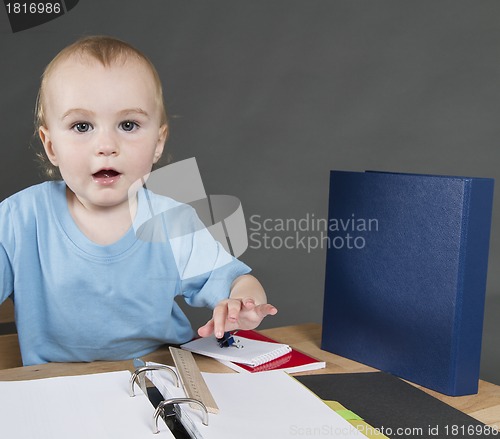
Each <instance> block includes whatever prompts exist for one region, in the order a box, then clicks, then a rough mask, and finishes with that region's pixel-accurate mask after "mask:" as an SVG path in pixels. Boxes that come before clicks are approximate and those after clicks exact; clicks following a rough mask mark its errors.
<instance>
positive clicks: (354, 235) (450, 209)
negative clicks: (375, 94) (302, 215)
mask: <svg viewBox="0 0 500 439" xmlns="http://www.w3.org/2000/svg"><path fill="white" fill-rule="evenodd" d="M330 177H331V178H330V203H329V223H328V226H329V230H328V244H329V245H328V250H327V262H326V278H325V297H324V311H323V312H324V314H323V334H322V348H323V349H324V350H327V351H330V352H333V353H336V354H339V355H341V356H344V357H347V358H351V359H354V360H356V361H359V362H361V363H365V364H368V365H371V366H373V367H376V368H378V369H380V370H383V371H386V372H389V373H391V374H394V375H396V376H399V377H401V378H404V379H407V380H410V381H412V382H414V383H417V384H420V385H422V386H424V387H427V388H430V389H434V390H436V391H438V392H441V393H444V394H447V395H466V394H472V393H477V388H478V379H479V365H480V356H481V338H482V328H483V315H484V298H485V290H486V273H487V266H488V250H489V237H490V226H491V213H492V202H493V185H494V182H493V180H492V179H487V178H466V177H449V176H432V175H416V174H399V173H385V172H344V171H332V172H331V176H330Z"/></svg>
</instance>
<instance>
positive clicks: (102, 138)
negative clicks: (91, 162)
mask: <svg viewBox="0 0 500 439" xmlns="http://www.w3.org/2000/svg"><path fill="white" fill-rule="evenodd" d="M96 153H97V154H98V155H104V156H109V155H118V154H119V153H120V148H119V145H118V141H117V139H116V138H115V136H113V134H112V133H111V132H108V131H103V132H101V133H100V135H99V136H98V138H97V144H96Z"/></svg>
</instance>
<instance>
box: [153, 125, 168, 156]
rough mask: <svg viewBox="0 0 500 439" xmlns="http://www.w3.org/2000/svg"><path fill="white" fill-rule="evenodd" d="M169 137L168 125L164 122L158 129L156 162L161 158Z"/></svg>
mask: <svg viewBox="0 0 500 439" xmlns="http://www.w3.org/2000/svg"><path fill="white" fill-rule="evenodd" d="M167 137H168V125H167V124H164V125H162V126H161V127H160V129H159V130H158V141H157V142H156V148H155V154H154V163H156V162H157V161H158V160H160V157H161V155H162V154H163V148H164V147H165V142H166V141H167Z"/></svg>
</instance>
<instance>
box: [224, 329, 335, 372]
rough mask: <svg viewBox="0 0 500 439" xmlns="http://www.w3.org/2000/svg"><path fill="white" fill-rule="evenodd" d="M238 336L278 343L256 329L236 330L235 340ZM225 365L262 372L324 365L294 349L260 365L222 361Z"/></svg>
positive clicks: (294, 370)
mask: <svg viewBox="0 0 500 439" xmlns="http://www.w3.org/2000/svg"><path fill="white" fill-rule="evenodd" d="M238 336H241V337H244V338H249V339H252V340H258V341H266V342H269V343H279V342H277V341H276V340H273V339H272V338H269V337H266V336H265V335H262V334H261V333H259V332H257V331H243V330H240V331H238V332H237V333H236V334H235V335H234V338H235V339H236V340H237V339H238ZM222 363H224V364H225V365H226V366H228V367H230V368H231V369H233V370H236V371H238V372H250V373H254V372H262V371H267V370H278V369H280V370H284V371H285V372H288V373H295V372H304V371H307V370H315V369H323V368H324V367H326V364H325V362H324V361H319V360H317V359H316V358H313V357H311V356H309V355H306V354H304V353H303V352H300V351H297V350H296V349H293V348H292V350H291V352H289V353H287V354H285V355H283V356H282V357H279V358H276V359H275V360H272V361H269V362H268V363H264V364H261V365H260V366H256V367H251V366H248V365H246V364H240V363H234V362H232V361H223V362H222Z"/></svg>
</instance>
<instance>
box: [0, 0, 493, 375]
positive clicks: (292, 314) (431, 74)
mask: <svg viewBox="0 0 500 439" xmlns="http://www.w3.org/2000/svg"><path fill="white" fill-rule="evenodd" d="M0 32H1V33H0V59H1V60H2V68H1V71H0V96H1V106H0V112H1V118H0V123H1V126H2V130H1V131H0V148H1V154H2V156H1V157H2V165H1V170H2V172H1V173H0V197H1V198H2V199H3V198H5V197H6V196H8V195H10V194H12V193H14V192H16V191H18V190H20V189H22V188H24V187H26V186H28V185H31V184H34V183H37V182H39V181H41V177H40V175H39V172H38V170H37V167H36V165H35V163H34V159H33V157H34V153H33V150H32V149H30V147H29V144H30V141H31V134H32V119H33V106H34V102H35V97H36V92H37V87H38V82H39V76H40V74H41V72H42V70H43V68H44V66H45V65H46V64H47V62H48V61H49V60H50V59H51V58H52V57H53V56H54V55H55V54H56V53H57V52H58V51H59V50H60V49H61V48H62V47H64V46H65V45H67V44H68V43H70V42H72V41H74V40H75V39H76V38H77V37H79V36H81V35H83V34H96V33H99V34H102V33H105V34H111V35H114V36H117V37H119V38H123V39H125V40H126V41H128V42H130V43H132V44H133V45H135V46H137V47H138V48H139V49H141V50H143V51H144V52H145V53H146V54H147V55H148V56H150V57H151V59H152V60H153V62H154V63H155V65H156V66H157V68H158V70H159V72H160V75H161V77H162V80H163V82H164V87H165V97H166V100H167V105H168V110H169V113H170V117H171V136H170V139H169V141H168V144H167V145H168V150H169V152H170V153H171V154H172V156H173V158H174V160H176V161H177V160H181V159H184V158H189V157H193V156H194V157H196V158H197V160H198V165H199V167H200V170H201V173H202V177H203V180H204V183H205V187H206V190H207V193H210V194H231V195H235V196H237V197H239V199H240V200H241V202H242V204H243V208H244V211H245V215H246V217H247V220H249V219H250V217H252V216H253V215H260V218H261V221H262V220H264V219H273V220H275V219H287V218H295V219H297V220H298V219H301V218H304V217H306V215H310V216H312V215H314V216H315V217H316V218H325V217H326V213H327V200H328V179H329V170H330V169H341V170H360V171H361V170H365V169H377V170H388V171H398V172H417V173H435V174H449V175H467V176H483V177H500V175H499V174H500V169H499V166H498V164H499V158H500V152H499V146H498V138H499V137H500V136H499V131H500V130H499V123H498V117H499V114H500V112H499V110H500V75H499V73H500V57H499V50H500V2H498V1H497V0H490V1H485V0H473V1H472V0H471V1H462V0H454V1H441V0H430V1H424V0H419V1H403V0H390V1H373V0H365V1H356V0H331V1H326V0H322V1H320V0H303V1H298V0H266V1H263V0H251V1H250V0H246V1H241V0H211V1H201V0H200V1H194V0H162V1H159V0H156V1H153V0H145V1H131V0H121V1H106V2H99V1H97V0H80V3H79V4H78V5H77V6H76V7H75V9H73V10H72V11H70V12H69V13H68V14H66V15H65V16H63V17H61V18H58V19H56V20H54V21H52V22H49V23H47V24H44V25H41V26H39V27H37V28H34V29H32V30H28V31H24V32H20V33H17V34H12V33H11V31H10V27H9V25H8V22H7V17H6V14H5V12H4V11H1V12H0ZM499 203H500V192H498V191H497V194H496V197H495V207H494V218H493V229H492V239H491V250H490V269H489V277H488V289H487V301H486V316H485V327H484V343H483V358H482V372H481V376H482V378H483V379H486V380H489V381H493V382H496V383H498V384H500V348H499V347H498V339H499V336H498V333H499V331H500V321H499V319H498V318H497V316H498V315H499V314H500V291H499V290H500V277H499V273H498V270H497V269H496V268H497V266H498V263H499V258H500V226H499V221H498V215H499V214H500V210H499V207H500V206H499V205H498V204H499ZM254 218H255V217H254ZM252 227H256V226H255V225H254V226H252ZM269 233H270V235H271V236H280V237H284V236H286V235H287V233H285V232H279V231H273V232H269ZM309 235H313V236H317V233H315V232H312V233H310V234H309ZM252 245H253V247H255V246H256V243H255V242H254V243H253V244H252ZM242 259H243V260H244V261H245V262H247V263H248V264H250V265H251V266H252V267H253V268H254V272H255V274H256V275H257V276H258V277H259V278H260V280H261V281H262V282H263V284H264V285H265V287H266V289H267V291H268V294H269V296H270V300H271V301H272V303H274V304H275V305H276V306H277V307H278V308H279V310H280V312H279V314H278V315H277V316H276V317H274V318H273V319H268V320H267V321H266V322H265V323H264V325H263V326H265V327H269V326H278V325H286V324H294V323H300V322H309V321H315V322H320V321H321V318H322V301H323V279H324V265H325V249H324V248H323V249H317V250H314V251H310V252H308V251H307V250H304V249H302V248H297V249H267V250H266V249H256V248H250V249H249V250H247V252H246V253H245V254H244V255H243V257H242ZM191 315H192V318H193V320H194V322H195V323H198V322H202V321H204V320H205V319H207V318H208V316H209V314H208V313H207V312H206V311H204V312H201V313H200V311H198V310H197V311H196V312H194V313H192V314H191Z"/></svg>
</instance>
